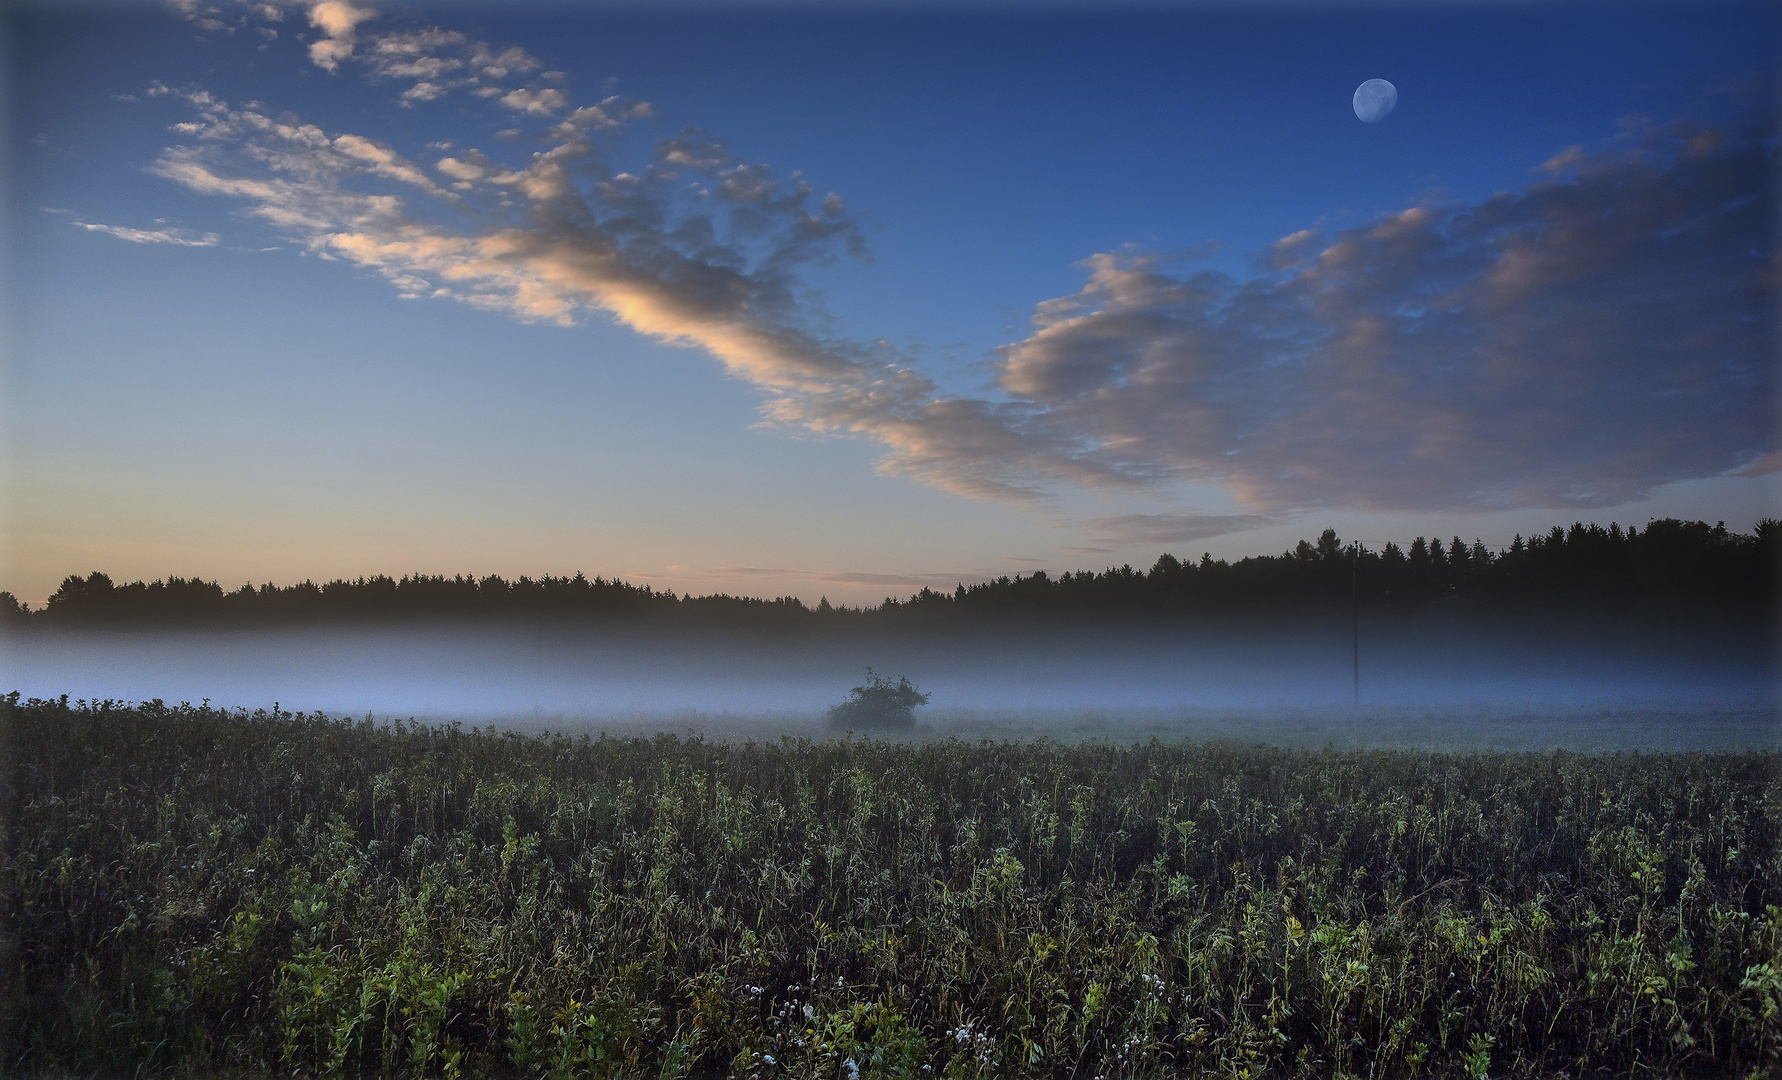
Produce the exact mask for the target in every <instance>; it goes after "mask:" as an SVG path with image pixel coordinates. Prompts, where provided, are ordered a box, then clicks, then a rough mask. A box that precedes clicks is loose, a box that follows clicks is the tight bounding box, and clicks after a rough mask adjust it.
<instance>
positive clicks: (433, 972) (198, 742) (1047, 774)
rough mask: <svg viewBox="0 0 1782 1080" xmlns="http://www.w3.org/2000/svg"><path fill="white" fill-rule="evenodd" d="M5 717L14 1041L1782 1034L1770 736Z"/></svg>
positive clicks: (118, 713)
mask: <svg viewBox="0 0 1782 1080" xmlns="http://www.w3.org/2000/svg"><path fill="white" fill-rule="evenodd" d="M0 718H3V721H4V739H5V745H7V746H9V747H10V752H11V754H12V755H13V757H12V761H11V767H10V769H8V770H7V771H6V774H5V785H6V786H5V790H4V806H5V812H6V816H7V832H6V836H7V845H6V855H5V862H4V867H3V871H0V872H3V874H4V889H3V890H0V898H3V901H4V904H5V910H4V940H3V942H0V953H3V956H0V964H3V965H4V970H6V971H7V972H8V975H9V978H8V979H7V981H6V990H5V997H4V1002H3V1009H4V1013H3V1015H4V1022H3V1025H0V1032H3V1033H4V1045H3V1046H0V1051H3V1052H4V1055H5V1056H4V1059H0V1070H3V1071H5V1072H6V1073H8V1074H11V1075H19V1074H32V1073H75V1074H110V1073H133V1072H136V1071H137V1070H138V1069H139V1068H141V1069H142V1070H143V1071H146V1072H152V1071H155V1070H164V1071H168V1072H177V1073H192V1072H202V1071H206V1070H216V1071H219V1072H222V1073H225V1074H232V1075H242V1074H261V1073H268V1072H276V1073H281V1074H291V1075H362V1074H376V1075H385V1076H396V1075H402V1076H441V1075H442V1076H458V1075H466V1076H467V1075H484V1074H491V1073H493V1074H497V1075H509V1076H515V1077H520V1076H524V1077H545V1076H549V1077H571V1076H596V1077H599V1076H645V1075H648V1076H681V1075H702V1074H704V1075H710V1074H732V1075H739V1076H750V1077H757V1076H758V1077H769V1076H788V1077H792V1076H812V1077H832V1078H840V1077H847V1078H849V1080H852V1078H853V1077H855V1076H856V1075H858V1076H860V1077H919V1076H923V1077H925V1076H947V1077H970V1076H1023V1077H1026V1076H1056V1077H1077V1076H1081V1077H1095V1076H1107V1077H1114V1076H1153V1075H1156V1076H1163V1075H1167V1076H1197V1075H1219V1076H1233V1077H1236V1076H1249V1077H1262V1076H1310V1075H1322V1076H1380V1077H1426V1076H1452V1077H1462V1076H1464V1077H1483V1076H1487V1075H1489V1076H1510V1075H1516V1076H1521V1075H1539V1076H1557V1075H1560V1074H1564V1075H1568V1076H1585V1075H1591V1074H1593V1073H1595V1072H1596V1071H1598V1070H1603V1071H1605V1072H1609V1073H1613V1074H1614V1075H1619V1076H1647V1075H1664V1076H1669V1075H1677V1074H1686V1073H1694V1072H1699V1073H1701V1074H1705V1075H1748V1076H1772V1075H1775V1074H1776V1070H1777V1069H1778V1068H1782V908H1779V907H1778V905H1782V850H1779V848H1778V836H1779V834H1782V829H1779V828H1778V826H1779V825H1782V785H1779V782H1778V773H1777V766H1778V755H1777V754H1776V753H1774V752H1766V753H1747V754H1729V755H1700V754H1662V755H1626V756H1584V755H1578V754H1572V753H1550V754H1523V755H1451V754H1436V753H1422V752H1385V751H1355V752H1348V751H1344V752H1339V751H1323V752H1314V751H1300V750H1286V749H1273V748H1266V747H1253V748H1243V747H1235V746H1224V745H1205V744H1160V743H1151V744H1149V745H1138V746H1126V745H1112V744H1085V745H1064V744H1057V743H1047V742H1037V743H1019V744H1013V743H1004V744H994V743H982V744H975V745H974V744H964V743H960V742H957V741H947V742H932V743H896V742H889V741H883V740H865V741H862V740H842V741H829V742H812V741H806V740H792V739H788V740H785V741H781V742H777V743H767V744H758V743H750V744H734V745H733V744H720V743H712V742H707V741H704V740H701V739H699V738H697V737H692V738H681V739H677V738H674V737H669V736H661V737H657V738H653V739H635V738H610V737H602V738H598V739H587V738H581V739H570V738H567V737H562V736H543V737H523V736H520V735H518V734H515V733H511V732H507V733H502V732H493V731H477V730H472V731H465V730H461V729H459V728H457V727H449V728H426V727H419V726H414V725H409V724H402V723H397V724H394V725H390V726H381V725H377V724H374V723H372V722H370V721H369V720H366V721H356V722H355V721H348V720H337V719H329V718H326V717H323V716H320V715H310V716H293V715H291V714H289V713H281V712H277V711H275V712H273V713H271V714H267V713H263V712H261V713H254V714H251V715H249V714H245V713H240V712H227V711H221V710H216V709H210V708H198V707H192V706H186V705H182V706H178V707H167V706H165V705H163V704H161V703H160V702H153V703H148V704H144V705H140V706H134V707H127V706H123V705H119V704H115V703H110V702H101V703H96V704H86V703H75V704H73V705H71V704H69V703H68V702H67V701H66V700H64V701H60V702H41V701H28V702H20V701H19V699H18V695H16V694H14V695H11V696H10V697H9V698H6V699H3V701H0Z"/></svg>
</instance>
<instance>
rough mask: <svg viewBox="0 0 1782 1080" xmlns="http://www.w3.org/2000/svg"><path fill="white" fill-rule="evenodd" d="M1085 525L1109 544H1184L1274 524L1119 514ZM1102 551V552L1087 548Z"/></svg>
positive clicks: (1236, 517) (1259, 519) (1223, 517)
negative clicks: (1100, 534)
mask: <svg viewBox="0 0 1782 1080" xmlns="http://www.w3.org/2000/svg"><path fill="white" fill-rule="evenodd" d="M1088 524H1089V526H1090V527H1091V528H1093V529H1095V530H1097V531H1099V532H1100V533H1102V534H1104V536H1103V539H1104V542H1106V543H1109V544H1185V543H1188V542H1190V541H1194V540H1207V539H1210V538H1212V537H1215V536H1226V535H1229V534H1231V533H1238V532H1247V531H1249V530H1250V529H1260V528H1262V527H1263V526H1265V525H1273V524H1276V521H1275V519H1274V518H1271V517H1268V516H1266V515H1263V514H1120V515H1117V516H1114V517H1100V518H1094V519H1092V520H1091V521H1089V522H1088ZM1087 550H1105V549H1093V548H1091V549H1087Z"/></svg>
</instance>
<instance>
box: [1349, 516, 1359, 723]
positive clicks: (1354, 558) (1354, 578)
mask: <svg viewBox="0 0 1782 1080" xmlns="http://www.w3.org/2000/svg"><path fill="white" fill-rule="evenodd" d="M1349 554H1350V559H1349V616H1350V621H1349V646H1350V655H1351V658H1352V659H1353V661H1354V670H1355V707H1356V708H1357V709H1359V708H1361V583H1360V578H1361V541H1359V540H1357V541H1355V542H1354V543H1353V544H1352V545H1351V546H1350V548H1349Z"/></svg>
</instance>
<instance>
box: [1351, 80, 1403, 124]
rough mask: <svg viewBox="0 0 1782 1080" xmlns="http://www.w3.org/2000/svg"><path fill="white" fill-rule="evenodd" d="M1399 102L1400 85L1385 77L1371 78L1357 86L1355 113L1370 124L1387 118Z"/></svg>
mask: <svg viewBox="0 0 1782 1080" xmlns="http://www.w3.org/2000/svg"><path fill="white" fill-rule="evenodd" d="M1397 104H1398V87H1396V86H1394V85H1392V84H1391V83H1389V82H1387V81H1386V80H1385V79H1369V80H1368V81H1366V82H1364V83H1362V84H1361V85H1360V86H1357V87H1356V88H1355V115H1356V116H1358V117H1360V118H1361V119H1362V120H1365V121H1367V122H1368V123H1370V124H1377V123H1379V122H1380V121H1382V120H1384V119H1386V114H1387V113H1389V112H1391V111H1392V107H1393V106H1394V105H1397Z"/></svg>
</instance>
